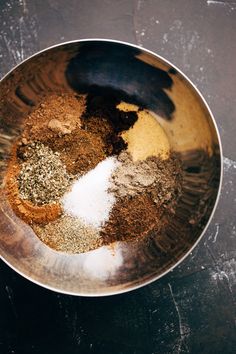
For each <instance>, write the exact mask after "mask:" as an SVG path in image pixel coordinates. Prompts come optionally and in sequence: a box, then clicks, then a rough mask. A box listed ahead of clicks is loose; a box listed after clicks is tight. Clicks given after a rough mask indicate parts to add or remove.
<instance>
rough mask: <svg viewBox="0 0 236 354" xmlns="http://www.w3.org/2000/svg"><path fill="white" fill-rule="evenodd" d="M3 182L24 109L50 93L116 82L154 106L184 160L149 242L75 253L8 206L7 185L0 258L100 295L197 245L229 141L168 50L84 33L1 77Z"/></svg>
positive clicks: (66, 288) (163, 269)
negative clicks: (172, 208)
mask: <svg viewBox="0 0 236 354" xmlns="http://www.w3.org/2000/svg"><path fill="white" fill-rule="evenodd" d="M0 85H1V90H0V92H1V93H0V104H1V117H0V182H1V184H3V179H4V174H5V171H6V166H7V159H8V156H9V152H10V150H11V146H12V144H13V142H14V139H15V138H16V137H17V136H18V135H19V134H20V131H21V127H22V123H23V121H24V118H25V117H26V116H27V114H29V112H31V111H32V109H33V108H34V106H35V105H36V104H37V103H38V102H40V100H41V99H42V96H43V95H45V94H48V93H50V92H71V91H78V92H88V91H89V90H90V88H91V87H94V86H95V87H97V88H98V89H104V88H106V89H110V88H112V89H116V90H119V91H121V92H123V93H124V95H125V96H126V97H127V98H128V99H129V100H131V101H133V102H135V103H138V104H140V105H142V106H144V107H147V108H148V109H150V110H151V111H152V112H153V113H154V114H156V115H157V119H158V120H159V123H160V124H161V125H162V126H163V128H164V129H165V131H166V133H167V135H168V137H169V141H170V144H171V146H172V149H173V150H174V151H177V152H178V153H179V154H180V156H181V159H182V161H183V166H184V186H183V195H182V197H181V198H180V200H179V203H178V206H177V210H176V214H175V216H174V217H173V219H171V221H170V223H169V225H168V227H167V229H166V231H165V233H164V234H158V235H152V241H151V242H149V243H148V244H147V243H142V242H139V243H117V245H115V246H114V248H113V249H111V248H109V247H103V248H102V249H99V250H95V251H92V252H89V253H85V254H77V255H69V254H63V253H59V252H56V251H54V250H52V249H50V248H49V247H47V246H46V245H44V244H43V243H42V242H41V241H40V240H39V239H38V238H37V236H36V235H35V234H34V232H33V231H32V229H31V228H30V227H29V226H28V225H26V224H25V223H24V222H23V221H22V220H20V219H19V218H18V217H17V216H16V215H15V214H14V213H13V211H12V210H11V208H10V205H9V203H8V201H7V199H6V197H5V195H4V191H3V189H2V191H1V200H0V254H1V258H2V259H3V260H4V261H5V262H6V263H7V264H8V265H9V266H10V267H12V268H13V269H14V270H16V271H17V272H18V273H20V274H22V275H23V276H24V277H26V278H27V279H29V280H31V281H33V282H35V283H37V284H39V285H42V286H44V287H46V288H49V289H52V290H56V291H59V292H62V293H67V294H75V295H84V296H102V295H110V294H117V293H123V292H126V291H129V290H132V289H136V288H138V287H140V286H143V285H145V284H148V283H150V282H152V281H154V280H156V279H158V278H160V277H161V276H163V275H164V274H166V273H167V272H169V271H170V270H171V269H173V268H174V267H175V266H176V265H178V264H179V263H180V262H181V261H182V260H183V259H184V258H185V257H186V256H187V255H188V254H189V252H191V251H192V249H193V248H194V247H195V245H196V244H197V242H198V241H199V240H200V238H201V237H202V235H203V233H204V231H205V229H206V228H207V226H208V224H209V222H210V219H211V217H212V214H213V212H214V210H215V207H216V203H217V200H218V197H219V191H220V187H221V180H222V148H221V142H220V137H219V133H218V130H217V127H216V124H215V121H214V118H213V115H212V113H211V111H210V109H209V107H208V105H207V103H206V102H205V100H204V98H203V97H202V95H201V94H200V93H199V91H198V90H197V89H196V88H195V87H194V86H193V84H192V83H191V82H190V80H189V79H188V78H187V77H186V76H185V75H184V74H183V73H181V72H180V70H178V69H177V68H176V67H174V66H173V65H172V64H171V63H169V62H168V61H166V60H165V59H163V58H162V57H160V56H158V55H156V54H154V53H152V52H150V51H148V50H145V49H143V48H139V47H137V46H134V45H131V44H128V43H123V42H118V41H111V40H100V39H95V40H94V39H92V40H80V41H73V42H68V43H63V44H60V45H57V46H54V47H51V48H48V49H46V50H44V51H42V52H40V53H37V54H36V55H34V56H32V57H31V58H29V59H27V60H26V61H24V62H23V63H21V64H20V65H18V66H17V67H15V68H14V69H13V70H12V71H11V72H10V73H8V74H7V75H6V76H5V77H4V78H3V79H2V81H1V83H0Z"/></svg>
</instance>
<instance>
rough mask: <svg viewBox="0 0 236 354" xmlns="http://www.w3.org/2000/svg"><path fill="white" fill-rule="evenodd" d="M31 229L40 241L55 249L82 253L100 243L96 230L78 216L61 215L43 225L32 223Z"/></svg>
mask: <svg viewBox="0 0 236 354" xmlns="http://www.w3.org/2000/svg"><path fill="white" fill-rule="evenodd" d="M33 229H34V231H35V232H36V234H37V236H38V237H39V238H40V240H41V241H43V242H44V243H46V244H47V245H48V246H50V247H52V248H54V249H55V250H57V251H62V252H68V253H82V252H88V251H90V250H93V249H96V248H98V247H100V246H101V244H102V238H101V236H100V235H99V233H98V231H97V230H96V229H94V228H92V227H90V226H86V225H84V223H83V222H82V221H81V220H80V219H79V218H71V217H69V216H63V217H61V218H60V219H58V220H55V221H54V222H51V223H49V224H47V225H45V226H42V225H33Z"/></svg>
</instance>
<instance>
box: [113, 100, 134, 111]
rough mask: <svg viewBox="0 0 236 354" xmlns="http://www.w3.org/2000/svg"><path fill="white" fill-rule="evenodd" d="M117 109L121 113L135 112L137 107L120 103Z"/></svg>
mask: <svg viewBox="0 0 236 354" xmlns="http://www.w3.org/2000/svg"><path fill="white" fill-rule="evenodd" d="M116 108H117V109H119V110H120V111H123V112H131V111H133V112H137V111H138V110H139V107H138V106H136V105H135V104H132V103H126V102H121V103H119V104H118V105H117V106H116Z"/></svg>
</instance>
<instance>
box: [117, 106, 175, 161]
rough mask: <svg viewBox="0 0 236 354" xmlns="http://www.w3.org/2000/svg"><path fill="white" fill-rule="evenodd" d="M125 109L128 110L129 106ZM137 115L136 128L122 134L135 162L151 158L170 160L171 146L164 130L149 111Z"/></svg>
mask: <svg viewBox="0 0 236 354" xmlns="http://www.w3.org/2000/svg"><path fill="white" fill-rule="evenodd" d="M132 106H133V105H132ZM125 108H126V109H127V104H126V106H125ZM132 110H133V109H132ZM137 114H138V120H137V121H136V122H135V124H134V126H133V127H132V128H130V129H129V130H128V131H126V132H124V133H122V138H123V139H124V140H125V142H127V144H128V147H127V150H128V152H129V153H130V154H131V156H132V158H133V160H134V161H137V160H145V159H146V158H147V157H149V156H160V157H161V158H162V159H163V160H166V159H168V157H169V154H170V144H169V141H168V138H167V135H166V133H165V131H164V129H163V128H162V127H161V125H160V124H159V123H158V121H157V120H156V118H154V117H153V116H152V115H151V114H150V113H149V112H148V111H144V110H143V111H139V112H138V113H137Z"/></svg>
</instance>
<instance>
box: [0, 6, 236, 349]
mask: <svg viewBox="0 0 236 354" xmlns="http://www.w3.org/2000/svg"><path fill="white" fill-rule="evenodd" d="M0 26H1V27H0V74H1V76H3V75H4V74H5V73H6V72H7V71H8V70H10V69H11V68H12V67H14V66H15V65H16V64H17V63H20V62H21V61H22V60H23V59H25V58H27V57H28V56H29V55H31V54H33V53H35V52H36V51H38V50H40V49H43V48H45V47H47V46H50V45H52V44H55V43H58V42H63V41H67V40H72V39H77V38H88V37H100V38H102V37H103V38H114V39H120V40H124V41H128V42H132V43H136V44H139V45H140V46H144V47H146V48H148V49H151V50H153V51H155V52H157V53H159V54H160V55H163V56H164V57H165V58H167V59H169V60H170V61H172V62H173V63H174V64H176V65H177V66H178V67H179V68H180V69H182V70H183V72H184V73H186V74H187V75H188V76H189V77H190V78H191V79H192V81H193V83H194V84H195V85H196V86H197V87H198V88H199V89H200V90H201V92H202V93H203V95H204V96H205V98H206V100H207V101H208V103H209V105H210V107H211V109H212V111H213V113H214V115H215V118H216V121H217V123H218V126H219V130H220V133H221V137H222V141H223V149H224V156H225V157H224V181H223V188H222V194H221V198H220V202H219V205H218V208H217V211H216V213H215V216H214V219H213V221H212V222H211V225H210V227H209V228H208V230H207V232H206V233H205V235H204V237H203V239H202V240H201V242H200V244H199V245H198V246H197V248H196V249H195V250H194V252H193V253H192V254H191V255H190V256H189V257H188V258H187V259H186V260H185V261H184V262H183V263H182V264H181V265H180V266H179V267H178V268H176V269H175V270H174V271H173V272H171V273H170V274H169V275H167V276H165V277H164V278H162V279H161V280H160V281H157V282H155V283H153V284H151V285H149V286H147V287H145V288H142V289H139V290H137V291H135V292H131V293H128V294H124V295H119V296H115V297H108V298H100V299H86V298H76V297H72V296H63V295H59V294H56V293H53V292H50V291H47V290H45V289H43V288H40V287H38V286H37V285H34V284H31V283H30V282H29V281H27V280H25V279H23V278H22V277H21V276H19V275H18V274H16V273H15V272H13V271H12V270H11V269H10V268H9V267H8V266H6V265H5V264H4V263H3V262H0V353H1V354H8V353H9V354H11V353H12V354H15V353H16V354H18V353H19V354H28V353H32V354H34V353H35V354H36V353H39V354H41V353H42V354H52V353H58V354H64V353H65V354H74V353H82V354H83V353H86V354H87V353H102V354H110V353H114V354H116V353H119V354H122V353H124V354H129V353H133V354H139V353H140V354H146V353H147V354H152V353H153V354H159V353H161V354H167V353H203V354H205V353H214V354H221V353H225V354H229V353H235V348H236V310H235V304H236V217H235V215H236V139H235V136H236V117H235V103H236V100H235V87H236V70H235V58H236V0H235V1H211V0H176V1H173V0H145V1H141V0H139V1H131V0H129V1H128V0H127V1H125V0H116V1H115V0H114V1H109V0H91V1H87V0H80V1H77V0H68V1H64V0H44V1H40V0H19V1H17V0H8V1H4V0H0Z"/></svg>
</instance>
